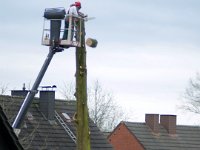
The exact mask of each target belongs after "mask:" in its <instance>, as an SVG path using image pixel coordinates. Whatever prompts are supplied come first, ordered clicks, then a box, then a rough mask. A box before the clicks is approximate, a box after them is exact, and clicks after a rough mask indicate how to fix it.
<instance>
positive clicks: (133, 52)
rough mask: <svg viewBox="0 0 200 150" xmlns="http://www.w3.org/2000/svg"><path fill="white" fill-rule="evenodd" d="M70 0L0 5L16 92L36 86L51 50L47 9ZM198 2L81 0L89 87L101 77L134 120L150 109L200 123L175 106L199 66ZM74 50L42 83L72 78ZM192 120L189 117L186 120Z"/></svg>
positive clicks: (0, 42) (4, 74) (59, 57)
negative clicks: (90, 42) (45, 35)
mask: <svg viewBox="0 0 200 150" xmlns="http://www.w3.org/2000/svg"><path fill="white" fill-rule="evenodd" d="M72 2H73V1H72V0H69V1H64V0H59V1H56V0H51V1H48V0H42V1H25V0H19V1H16V2H13V1H11V0H8V1H2V2H0V4H1V6H3V7H2V8H1V10H0V12H1V13H0V18H1V21H0V27H1V28H0V49H1V59H0V63H1V64H2V65H1V66H0V70H1V74H0V78H1V80H0V83H2V84H8V85H9V88H10V90H11V89H13V88H16V89H19V88H21V86H22V84H23V83H24V82H25V83H26V84H28V83H29V82H31V83H33V82H34V80H35V78H36V76H37V74H38V71H39V70H40V68H41V66H42V64H43V61H44V60H45V58H46V55H47V53H48V48H47V47H44V46H42V45H41V35H42V25H43V17H42V16H43V13H44V9H45V8H49V7H60V6H62V7H67V6H69V5H70V3H72ZM199 6H200V1H199V0H184V1H183V0H165V1H164V0H138V1H136V0H124V1H114V0H109V1H106V0H101V1H93V0H82V11H83V12H85V13H86V14H88V15H89V16H91V17H96V19H95V20H92V21H88V22H87V23H86V33H87V34H86V37H93V38H96V39H98V41H99V45H98V47H97V48H96V49H91V48H87V66H88V84H89V85H91V84H92V83H93V82H94V80H96V79H98V80H99V81H100V82H101V83H102V85H103V86H104V87H105V88H106V89H108V90H110V91H112V92H113V94H114V95H115V97H116V99H117V101H118V103H119V104H120V105H121V106H122V107H123V108H125V109H127V110H129V109H131V110H132V111H133V112H134V113H133V117H132V118H133V121H137V120H138V121H144V114H145V113H169V114H177V115H178V123H179V124H193V123H195V124H196V123H199V122H197V121H194V120H195V119H194V117H193V115H188V116H187V117H186V116H185V114H184V115H182V113H181V112H180V111H178V110H177V108H176V105H177V104H178V103H180V100H179V99H180V95H181V94H182V92H183V91H184V88H185V87H186V86H187V82H188V79H189V78H190V77H193V76H195V73H196V72H198V71H199V69H200V59H199V58H200V52H199V47H200V44H199V40H200V28H199V27H200V20H199V15H200V10H199ZM74 73H75V56H74V49H73V48H72V49H69V50H65V51H64V52H63V53H59V54H56V55H55V57H54V58H53V60H52V62H51V64H50V67H49V69H48V71H47V73H46V74H45V77H44V80H43V81H42V85H52V84H56V85H57V86H58V87H61V86H62V85H63V82H67V81H68V82H71V81H74ZM188 120H189V121H188Z"/></svg>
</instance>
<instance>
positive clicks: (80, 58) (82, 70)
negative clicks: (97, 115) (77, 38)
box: [75, 20, 90, 150]
mask: <svg viewBox="0 0 200 150" xmlns="http://www.w3.org/2000/svg"><path fill="white" fill-rule="evenodd" d="M78 27H81V47H76V94H75V95H76V99H77V114H76V116H77V150H90V133H89V114H88V106H87V68H86V48H85V27H84V20H80V22H79V23H78Z"/></svg>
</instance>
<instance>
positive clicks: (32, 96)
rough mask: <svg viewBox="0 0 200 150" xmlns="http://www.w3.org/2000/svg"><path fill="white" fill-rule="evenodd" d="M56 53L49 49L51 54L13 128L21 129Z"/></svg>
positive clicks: (51, 48) (25, 100)
mask: <svg viewBox="0 0 200 150" xmlns="http://www.w3.org/2000/svg"><path fill="white" fill-rule="evenodd" d="M55 53H56V50H55V49H54V48H53V47H50V48H49V54H48V55H47V58H46V60H45V62H44V64H43V66H42V68H41V70H40V72H39V74H38V76H37V78H36V80H35V83H34V84H33V87H32V88H31V90H30V92H29V93H28V94H27V95H26V98H25V99H24V102H23V104H22V106H21V108H20V110H19V112H18V114H17V116H16V118H15V120H14V122H13V124H12V127H13V128H20V126H21V124H22V121H23V120H24V118H25V115H26V113H27V110H28V108H29V106H30V105H31V103H32V101H33V98H34V96H35V94H36V93H37V89H38V86H39V84H40V82H41V81H42V78H43V76H44V74H45V72H46V70H47V68H48V66H49V64H50V62H51V59H52V58H53V55H54V54H55Z"/></svg>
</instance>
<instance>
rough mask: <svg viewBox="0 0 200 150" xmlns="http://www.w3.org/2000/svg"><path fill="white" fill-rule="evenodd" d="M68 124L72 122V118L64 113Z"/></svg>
mask: <svg viewBox="0 0 200 150" xmlns="http://www.w3.org/2000/svg"><path fill="white" fill-rule="evenodd" d="M62 115H63V116H64V118H65V119H66V121H67V122H71V118H70V116H69V115H68V114H67V113H62Z"/></svg>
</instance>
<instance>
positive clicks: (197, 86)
mask: <svg viewBox="0 0 200 150" xmlns="http://www.w3.org/2000/svg"><path fill="white" fill-rule="evenodd" d="M183 98H184V104H182V105H181V106H180V108H181V109H184V110H186V111H189V112H193V113H196V114H200V74H199V73H197V74H196V77H195V78H193V79H190V80H189V85H188V87H187V88H186V89H185V92H184V95H183Z"/></svg>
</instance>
